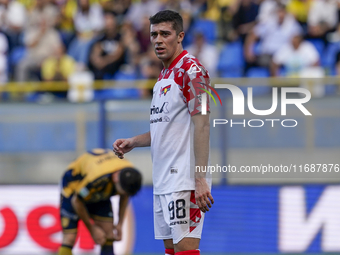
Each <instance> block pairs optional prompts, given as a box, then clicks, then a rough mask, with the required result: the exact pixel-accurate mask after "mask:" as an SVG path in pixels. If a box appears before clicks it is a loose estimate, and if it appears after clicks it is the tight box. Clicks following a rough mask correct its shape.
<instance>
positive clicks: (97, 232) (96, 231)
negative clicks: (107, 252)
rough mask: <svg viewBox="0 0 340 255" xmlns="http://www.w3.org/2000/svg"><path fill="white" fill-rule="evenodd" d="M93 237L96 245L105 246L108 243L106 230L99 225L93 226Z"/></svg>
mask: <svg viewBox="0 0 340 255" xmlns="http://www.w3.org/2000/svg"><path fill="white" fill-rule="evenodd" d="M91 236H92V238H93V240H94V242H95V243H96V244H100V245H104V244H105V242H106V234H105V232H104V230H103V229H102V228H101V227H99V226H97V225H92V228H91Z"/></svg>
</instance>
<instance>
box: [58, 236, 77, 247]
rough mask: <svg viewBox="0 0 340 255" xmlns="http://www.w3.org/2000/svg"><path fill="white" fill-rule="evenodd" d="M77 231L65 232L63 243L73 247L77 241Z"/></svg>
mask: <svg viewBox="0 0 340 255" xmlns="http://www.w3.org/2000/svg"><path fill="white" fill-rule="evenodd" d="M76 238H77V233H67V234H65V233H64V234H63V243H62V244H63V245H67V246H70V247H73V246H74V244H75V243H76Z"/></svg>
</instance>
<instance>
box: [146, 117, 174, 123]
mask: <svg viewBox="0 0 340 255" xmlns="http://www.w3.org/2000/svg"><path fill="white" fill-rule="evenodd" d="M157 122H170V118H169V117H168V116H164V117H160V118H155V119H151V120H150V123H151V124H153V123H157Z"/></svg>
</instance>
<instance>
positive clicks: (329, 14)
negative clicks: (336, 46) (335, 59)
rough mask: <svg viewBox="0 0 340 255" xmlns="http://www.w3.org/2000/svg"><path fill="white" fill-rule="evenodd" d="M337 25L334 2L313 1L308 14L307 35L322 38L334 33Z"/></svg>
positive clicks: (331, 0)
mask: <svg viewBox="0 0 340 255" xmlns="http://www.w3.org/2000/svg"><path fill="white" fill-rule="evenodd" d="M337 23H338V6H337V2H336V1H335V0H314V2H313V4H312V6H311V8H310V10H309V13H308V22H307V24H308V34H309V36H310V37H312V38H323V39H325V36H326V34H327V33H328V32H331V31H334V30H335V28H336V25H337Z"/></svg>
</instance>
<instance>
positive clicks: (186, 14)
mask: <svg viewBox="0 0 340 255" xmlns="http://www.w3.org/2000/svg"><path fill="white" fill-rule="evenodd" d="M162 9H171V10H175V11H178V12H180V14H181V15H182V17H183V21H184V30H185V32H186V37H185V40H184V42H183V45H184V48H185V49H187V50H188V51H189V53H191V54H193V55H195V56H196V57H198V59H199V60H200V61H201V62H202V64H203V65H205V66H206V67H207V69H208V70H209V72H210V75H211V76H212V77H217V76H221V77H241V76H257V75H259V76H279V75H287V76H291V77H293V76H298V75H301V73H302V72H303V71H305V70H306V69H307V70H308V68H309V70H310V72H313V73H315V72H320V73H321V75H323V74H325V72H326V73H327V74H331V75H334V74H336V73H339V72H337V71H336V63H337V62H339V60H340V54H338V52H339V51H340V50H338V46H337V45H338V43H337V42H338V41H340V26H339V20H340V19H339V16H340V2H339V3H338V2H337V1H335V0H282V1H281V0H159V1H156V0H140V1H132V0H0V28H1V33H0V82H1V83H5V82H6V81H8V80H14V81H20V82H21V81H30V80H45V81H51V80H55V81H60V80H67V78H68V77H69V76H70V75H71V74H72V73H74V72H76V71H83V70H89V71H91V72H92V73H93V74H94V77H95V79H120V78H121V79H124V78H127V79H142V78H157V77H158V75H159V72H160V70H161V69H162V65H161V63H160V61H159V60H158V59H157V57H156V56H155V54H154V52H153V49H152V47H151V44H150V39H149V26H150V25H149V17H150V16H151V15H153V14H155V13H156V12H157V11H159V10H162ZM339 66H340V65H339ZM338 69H339V71H340V68H338Z"/></svg>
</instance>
